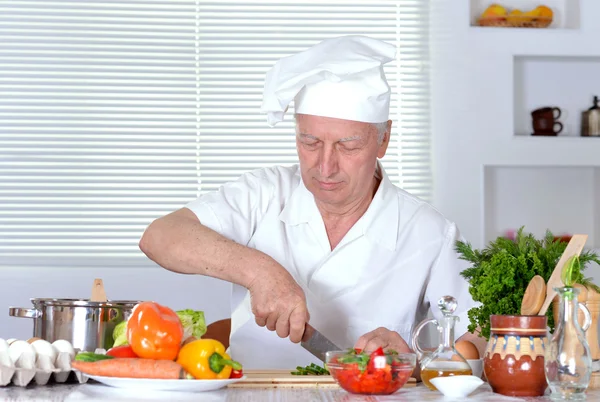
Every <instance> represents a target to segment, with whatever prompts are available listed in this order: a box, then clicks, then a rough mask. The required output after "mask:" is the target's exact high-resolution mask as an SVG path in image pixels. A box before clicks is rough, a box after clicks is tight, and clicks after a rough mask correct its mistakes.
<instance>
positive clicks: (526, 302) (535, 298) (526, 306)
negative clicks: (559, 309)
mask: <svg viewBox="0 0 600 402" xmlns="http://www.w3.org/2000/svg"><path fill="white" fill-rule="evenodd" d="M545 297H546V281H545V280H544V278H542V277H541V276H540V275H536V276H534V277H533V278H531V281H529V285H527V289H525V294H524V295H523V301H522V302H521V315H536V314H537V313H538V312H539V311H540V308H542V304H544V298H545Z"/></svg>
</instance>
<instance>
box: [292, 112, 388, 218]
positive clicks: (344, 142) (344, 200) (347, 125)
mask: <svg viewBox="0 0 600 402" xmlns="http://www.w3.org/2000/svg"><path fill="white" fill-rule="evenodd" d="M390 128H391V121H388V130H387V131H388V132H387V133H386V135H385V138H384V140H383V142H382V143H381V144H378V143H377V129H376V127H375V125H373V124H370V123H363V122H358V121H352V120H341V119H334V118H331V117H321V116H313V115H306V114H298V115H297V116H296V132H297V134H296V147H297V149H298V157H299V159H300V170H301V173H302V180H303V181H304V185H305V186H306V188H307V189H308V190H309V191H310V192H311V193H312V194H313V195H314V196H315V198H316V200H317V201H318V202H321V203H325V204H330V206H332V207H336V206H337V207H343V206H344V205H349V204H352V203H353V202H360V201H361V200H362V199H364V198H365V197H370V196H372V193H371V191H372V190H373V186H372V184H373V176H374V174H375V169H376V167H377V158H383V156H384V155H385V152H386V150H387V146H388V142H389V131H390Z"/></svg>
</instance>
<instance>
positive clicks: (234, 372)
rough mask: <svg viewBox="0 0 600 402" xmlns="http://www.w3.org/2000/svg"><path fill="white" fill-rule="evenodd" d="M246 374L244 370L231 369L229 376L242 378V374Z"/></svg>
mask: <svg viewBox="0 0 600 402" xmlns="http://www.w3.org/2000/svg"><path fill="white" fill-rule="evenodd" d="M243 375H244V373H243V371H242V370H235V369H233V370H231V374H230V375H229V378H242V376H243Z"/></svg>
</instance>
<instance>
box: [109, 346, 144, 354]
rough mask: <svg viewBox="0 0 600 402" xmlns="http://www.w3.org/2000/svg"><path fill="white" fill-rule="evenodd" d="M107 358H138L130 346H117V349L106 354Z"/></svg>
mask: <svg viewBox="0 0 600 402" xmlns="http://www.w3.org/2000/svg"><path fill="white" fill-rule="evenodd" d="M106 355H107V356H112V357H138V355H136V354H135V352H134V351H133V349H131V346H130V345H123V346H117V347H116V348H112V349H109V350H108V351H107V352H106Z"/></svg>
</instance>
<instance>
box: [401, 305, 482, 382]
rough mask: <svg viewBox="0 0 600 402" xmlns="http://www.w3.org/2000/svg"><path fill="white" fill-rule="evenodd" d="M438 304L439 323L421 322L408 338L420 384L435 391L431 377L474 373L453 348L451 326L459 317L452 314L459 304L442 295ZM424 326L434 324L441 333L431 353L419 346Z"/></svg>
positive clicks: (434, 321)
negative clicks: (419, 370)
mask: <svg viewBox="0 0 600 402" xmlns="http://www.w3.org/2000/svg"><path fill="white" fill-rule="evenodd" d="M437 305H438V307H439V309H440V310H441V312H442V318H441V319H440V320H439V321H438V320H436V319H433V318H432V319H429V320H425V321H422V322H421V323H420V324H419V325H417V326H416V327H415V329H414V330H413V334H412V336H411V343H412V348H413V350H414V351H415V352H416V353H417V356H418V357H419V365H420V367H421V379H422V380H423V384H425V385H426V386H427V388H429V389H431V390H434V391H435V390H437V388H436V387H435V386H434V385H433V384H432V383H431V379H432V378H436V377H448V376H454V375H471V374H472V373H473V372H472V370H471V366H470V365H469V363H467V361H466V360H465V358H464V357H463V356H461V354H460V353H458V351H457V350H456V348H455V343H454V326H455V324H456V321H458V320H459V317H458V316H455V315H453V313H454V311H455V310H456V307H457V305H458V304H457V302H456V299H455V298H454V297H452V296H443V297H442V298H440V300H439V301H438V303H437ZM427 324H435V325H436V326H437V329H438V331H439V334H440V337H439V345H438V346H437V348H436V349H435V350H434V351H431V352H430V351H426V350H423V349H421V347H420V346H419V343H418V337H419V333H420V332H421V330H422V329H423V327H425V326H426V325H427Z"/></svg>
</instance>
